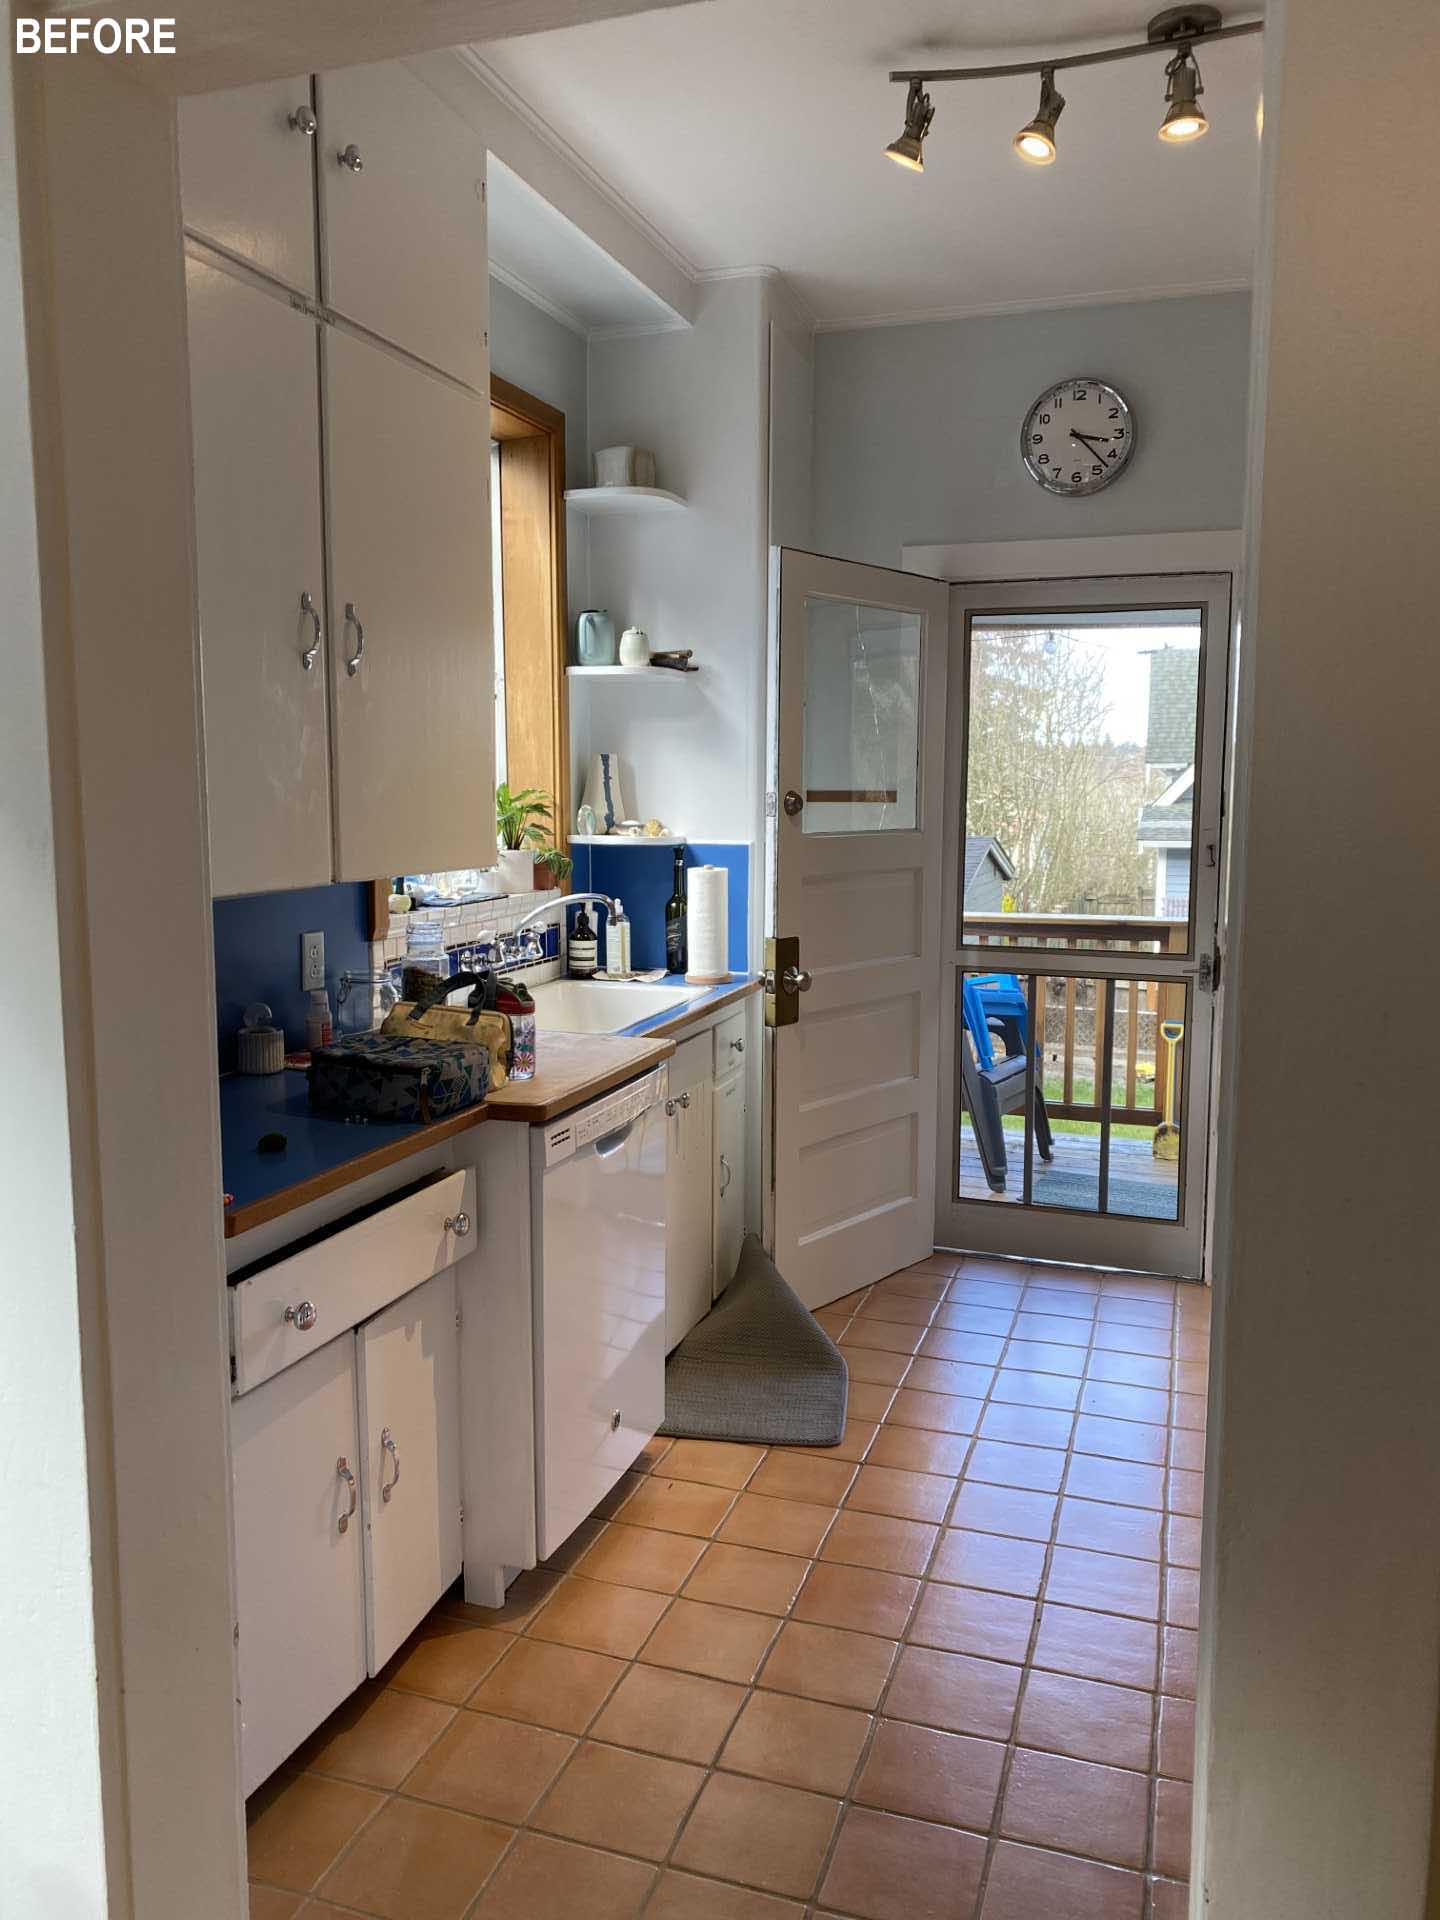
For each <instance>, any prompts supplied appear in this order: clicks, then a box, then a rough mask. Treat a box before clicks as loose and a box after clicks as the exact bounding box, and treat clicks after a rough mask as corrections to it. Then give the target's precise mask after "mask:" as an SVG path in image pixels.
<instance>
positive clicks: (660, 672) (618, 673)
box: [565, 667, 698, 682]
mask: <svg viewBox="0 0 1440 1920" xmlns="http://www.w3.org/2000/svg"><path fill="white" fill-rule="evenodd" d="M565 674H566V678H567V679H570V680H679V681H682V682H683V681H686V680H694V679H696V678H698V675H697V674H694V673H680V672H678V671H677V670H676V669H675V668H674V667H566V669H565Z"/></svg>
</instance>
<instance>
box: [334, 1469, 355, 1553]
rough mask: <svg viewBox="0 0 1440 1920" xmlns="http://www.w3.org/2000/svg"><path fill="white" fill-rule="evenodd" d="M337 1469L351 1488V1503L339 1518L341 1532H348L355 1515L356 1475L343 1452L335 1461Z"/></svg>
mask: <svg viewBox="0 0 1440 1920" xmlns="http://www.w3.org/2000/svg"><path fill="white" fill-rule="evenodd" d="M335 1471H336V1473H337V1474H338V1475H339V1476H340V1478H341V1479H342V1480H343V1481H344V1482H345V1484H346V1486H347V1487H348V1488H349V1489H350V1504H349V1506H348V1507H347V1508H346V1509H345V1511H344V1513H342V1514H341V1516H340V1520H339V1530H340V1532H341V1533H348V1532H349V1531H350V1522H351V1521H352V1520H353V1519H354V1517H355V1476H354V1474H353V1473H352V1472H351V1471H350V1462H349V1461H348V1460H347V1459H346V1458H345V1456H344V1454H343V1453H342V1454H341V1456H340V1458H339V1459H338V1460H337V1461H336V1462H335Z"/></svg>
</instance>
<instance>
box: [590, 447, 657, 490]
mask: <svg viewBox="0 0 1440 1920" xmlns="http://www.w3.org/2000/svg"><path fill="white" fill-rule="evenodd" d="M591 464H592V467H593V469H594V474H595V484H596V486H597V487H653V486H654V484H655V456H654V454H653V453H651V452H650V450H649V448H648V447H597V449H596V450H595V453H594V455H593V457H592V461H591Z"/></svg>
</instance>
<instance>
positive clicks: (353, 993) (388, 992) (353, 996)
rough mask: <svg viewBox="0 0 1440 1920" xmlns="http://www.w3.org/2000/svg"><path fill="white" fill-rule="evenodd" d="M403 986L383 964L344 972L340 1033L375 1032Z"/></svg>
mask: <svg viewBox="0 0 1440 1920" xmlns="http://www.w3.org/2000/svg"><path fill="white" fill-rule="evenodd" d="M399 1000H400V989H399V987H398V986H397V985H396V984H395V980H394V977H393V976H392V975H391V974H390V973H389V972H387V971H386V970H385V969H384V968H383V967H380V968H369V967H365V968H359V969H357V970H355V971H353V972H349V973H342V974H341V976H340V986H339V990H338V991H337V993H336V995H335V1025H336V1028H337V1030H338V1031H339V1032H340V1033H373V1032H374V1030H375V1028H376V1027H378V1026H379V1025H380V1024H381V1023H382V1021H383V1020H384V1018H385V1016H386V1014H387V1013H389V1011H390V1009H391V1008H392V1007H393V1006H396V1005H398V1004H399Z"/></svg>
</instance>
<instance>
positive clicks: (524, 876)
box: [499, 847, 535, 893]
mask: <svg viewBox="0 0 1440 1920" xmlns="http://www.w3.org/2000/svg"><path fill="white" fill-rule="evenodd" d="M499 874H500V885H501V887H502V888H503V889H504V890H505V892H506V893H533V892H534V891H535V855H534V854H533V853H532V852H531V851H530V849H529V847H502V848H501V849H500V860H499Z"/></svg>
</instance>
